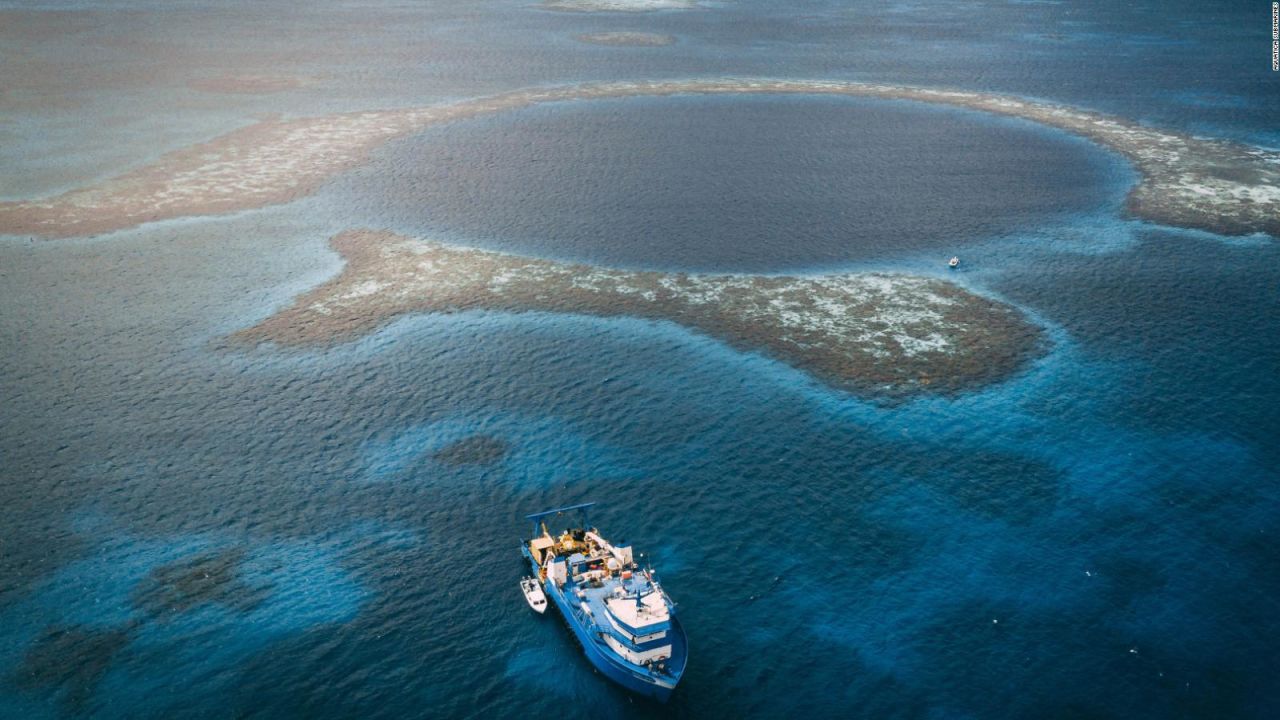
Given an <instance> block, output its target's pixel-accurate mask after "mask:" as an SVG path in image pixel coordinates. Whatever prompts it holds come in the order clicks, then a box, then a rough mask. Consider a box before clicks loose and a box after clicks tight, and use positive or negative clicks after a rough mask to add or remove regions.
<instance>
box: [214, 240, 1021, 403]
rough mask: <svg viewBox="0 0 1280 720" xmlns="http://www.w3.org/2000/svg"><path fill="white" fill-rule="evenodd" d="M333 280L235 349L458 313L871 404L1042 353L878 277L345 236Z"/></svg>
mask: <svg viewBox="0 0 1280 720" xmlns="http://www.w3.org/2000/svg"><path fill="white" fill-rule="evenodd" d="M332 245H333V247H334V248H335V249H336V250H337V251H338V252H339V253H341V254H342V256H343V257H344V258H345V259H346V267H345V269H344V270H343V272H342V273H341V274H340V275H339V276H338V277H336V278H334V279H333V280H331V281H329V282H327V283H325V284H323V285H321V286H319V287H317V288H315V289H314V290H312V291H310V292H308V293H305V294H304V295H302V296H300V297H298V298H297V299H296V300H295V302H294V304H293V305H292V306H291V307H289V308H287V309H285V310H282V311H280V312H278V313H276V314H275V315H273V316H271V317H269V318H267V319H266V320H263V321H262V322H260V323H258V324H257V325H254V326H253V327H250V328H247V329H245V330H241V331H239V332H237V333H235V334H234V335H233V336H232V338H231V339H232V341H233V342H235V343H241V344H250V345H252V344H258V343H264V342H270V343H275V344H277V345H281V346H307V345H313V346H314V345H326V344H331V343H335V342H341V341H343V340H350V339H353V338H355V337H358V336H360V335H363V334H365V333H369V332H371V331H373V330H375V329H377V328H378V327H380V326H382V325H384V324H385V323H387V322H388V321H389V320H391V319H392V318H394V317H397V316H399V315H403V314H407V313H414V312H437V313H451V312H459V311H465V310H495V311H503V312H527V311H542V312H559V313H572V314H579V315H591V316H599V317H613V316H629V317H639V318H646V319H652V320H665V321H670V322H674V323H678V324H680V325H683V326H685V327H688V328H690V329H693V330H696V331H700V332H703V333H706V334H707V335H710V336H712V337H714V338H717V339H719V340H721V341H724V342H726V343H728V344H730V345H731V346H734V347H737V348H740V349H745V350H753V351H761V352H764V353H766V354H768V355H770V356H772V357H774V358H775V359H778V360H781V361H783V362H787V363H789V364H792V365H794V366H796V367H799V368H802V369H804V370H807V371H809V372H811V373H812V374H814V375H815V376H817V377H819V378H820V379H822V380H823V381H825V382H828V383H830V384H831V385H833V386H835V387H839V388H843V389H847V390H854V391H863V392H868V393H871V394H876V395H899V394H905V393H909V392H912V391H916V390H920V389H929V390H932V391H935V392H948V391H956V390H960V389H963V388H968V387H971V386H974V385H977V384H982V383H987V382H991V381H994V380H998V379H1001V378H1004V377H1006V376H1008V375H1009V374H1010V373H1012V372H1013V371H1014V370H1016V369H1017V368H1018V367H1020V366H1021V364H1022V362H1023V361H1024V360H1025V359H1026V358H1027V357H1028V356H1030V355H1032V354H1035V353H1037V352H1038V351H1039V350H1040V349H1041V348H1042V347H1043V333H1042V331H1041V330H1040V329H1039V328H1038V327H1037V326H1035V325H1033V324H1032V323H1030V322H1029V321H1028V320H1027V319H1026V318H1025V317H1024V316H1023V314H1022V313H1021V312H1020V311H1018V310H1017V309H1016V308H1013V307H1011V306H1008V305H1005V304H1003V303H999V302H995V301H993V300H990V299H987V298H984V297H981V296H979V295H975V294H973V293H969V292H966V291H965V290H962V289H961V288H959V287H958V286H956V285H954V284H952V283H950V282H946V281H943V280H939V279H935V278H927V277H917V276H910V275H898V274H887V273H846V274H835V275H813V276H795V277H789V276H776V275H696V274H687V273H664V272H653V271H628V270H613V269H606V268H599V267H593V266H589V265H578V264H567V263H559V262H553V261H549V260H540V259H534V258H527V257H521V256H517V255H509V254H506V253H499V252H491V251H486V250H475V249H470V248H462V247H454V246H449V245H444V244H441V243H437V242H429V241H423V240H415V239H411V238H406V237H402V236H399V235H395V234H393V233H390V232H377V231H349V232H345V233H342V234H340V235H338V236H337V237H335V238H333V240H332Z"/></svg>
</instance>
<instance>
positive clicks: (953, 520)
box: [0, 0, 1280, 718]
mask: <svg viewBox="0 0 1280 720" xmlns="http://www.w3.org/2000/svg"><path fill="white" fill-rule="evenodd" d="M1116 5H1117V4H1111V3H1089V4H1085V5H1079V4H1073V5H1058V4H1053V3H990V4H987V3H975V4H966V5H963V6H959V5H955V6H945V5H944V6H939V5H936V4H919V5H917V4H911V3H905V4H904V3H899V4H895V5H892V6H884V5H881V4H853V5H846V4H844V3H822V2H818V3H806V4H804V6H803V7H798V6H794V5H787V4H772V3H761V2H747V1H745V0H744V1H743V2H737V3H732V4H729V3H725V4H722V5H721V4H718V5H715V6H714V7H709V8H708V9H705V10H698V11H690V12H683V13H682V12H668V13H654V14H642V15H617V14H565V13H552V12H546V11H542V10H539V9H537V8H536V7H533V6H530V5H529V4H527V3H508V2H501V3H493V4H485V5H482V6H479V5H475V4H471V3H466V4H451V3H439V4H429V5H425V6H421V7H419V6H394V7H382V6H381V5H380V4H377V3H365V4H360V5H358V6H333V7H330V6H324V7H316V8H295V7H293V6H289V5H286V6H276V5H273V4H269V3H267V4H259V3H255V4H252V5H245V6H239V5H234V4H226V5H221V6H219V7H218V8H217V9H205V8H198V7H197V8H191V7H186V6H171V5H165V6H164V8H163V10H157V9H155V8H148V7H147V6H146V4H145V3H140V2H139V3H126V4H123V5H122V6H121V7H119V8H115V9H114V10H113V11H111V12H107V11H106V10H105V9H104V7H103V6H93V7H81V6H78V5H74V4H69V5H62V4H58V5H57V6H50V7H48V8H45V9H44V10H38V11H39V12H46V11H47V12H49V14H48V15H41V16H39V17H38V18H35V19H33V18H32V17H28V16H27V15H26V14H21V13H27V11H28V10H29V7H24V9H23V10H22V11H21V12H20V14H19V15H11V16H10V17H8V18H7V19H8V21H9V22H7V23H0V32H3V33H7V34H5V35H4V36H3V37H4V38H5V42H6V44H7V45H8V46H9V47H16V48H19V49H20V50H21V51H22V52H21V55H20V56H19V55H14V56H6V57H0V64H2V65H3V67H4V68H6V69H8V70H9V71H10V72H9V73H8V77H9V78H10V79H11V81H10V84H9V86H8V87H6V90H5V92H4V94H2V95H0V103H3V104H4V107H5V110H6V115H7V116H9V117H12V118H13V121H12V122H11V123H8V124H7V125H6V126H5V127H4V128H2V129H0V133H2V134H3V138H4V141H3V142H0V157H2V158H3V165H2V166H0V167H2V168H3V170H2V172H0V182H3V183H4V185H3V186H2V187H0V195H3V196H6V197H31V196H39V195H43V194H47V193H50V192H56V191H59V190H61V189H64V188H65V187H70V186H75V185H79V184H82V183H84V182H88V181H90V180H92V179H94V178H98V177H102V176H104V175H110V174H112V173H113V172H115V171H116V170H118V169H119V168H121V167H124V166H128V165H132V164H136V163H140V162H143V161H146V160H148V159H150V158H153V157H155V156H156V155H157V154H159V153H161V152H163V151H164V150H165V149H168V148H171V147H181V146H183V145H186V144H188V143H191V142H196V141H199V140H203V139H207V138H209V137H212V136H214V135H217V134H219V133H222V132H226V131H229V130H231V129H234V128H235V127H239V126H241V125H244V124H246V123H248V122H252V120H253V119H254V118H255V117H260V116H263V115H269V114H271V113H287V114H290V115H311V114H318V113H323V112H333V111H342V110H360V109H368V108H387V107H403V106H416V105H421V104H426V103H430V102H434V101H443V100H448V99H452V98H459V97H470V96H475V95H481V94H486V93H491V92H499V91H502V90H506V89H512V88H519V87H526V86H531V85H540V84H564V83H571V82H579V81H586V80H597V79H643V78H655V77H692V76H710V75H776V76H787V77H800V78H833V79H842V80H870V81H890V82H907V83H914V84H920V85H938V86H948V87H959V88H964V89H975V90H993V91H999V92H1006V93H1013V94H1024V95H1029V96H1036V97H1041V98H1047V99H1052V100H1056V101H1061V102H1068V103H1074V104H1077V105H1083V106H1087V107H1092V108H1097V109H1101V110H1105V111H1108V112H1114V113H1120V114H1123V115H1126V116H1129V117H1133V118H1135V119H1138V120H1140V121H1144V122H1149V123H1152V124H1157V125H1162V126H1168V127H1172V128H1175V129H1181V130H1186V131H1192V132H1199V133H1204V134H1209V135H1219V136H1224V137H1232V138H1237V139H1244V140H1249V141H1252V142H1259V143H1261V142H1266V141H1267V138H1268V137H1273V133H1274V118H1275V117H1277V116H1280V115H1277V113H1276V111H1277V110H1280V107H1277V102H1278V98H1280V93H1276V92H1275V89H1276V85H1275V77H1274V76H1272V75H1270V74H1268V71H1267V69H1266V67H1265V57H1264V56H1265V53H1264V52H1263V50H1265V44H1264V43H1265V42H1266V37H1265V35H1266V33H1267V32H1269V28H1267V27H1264V25H1265V23H1264V22H1262V20H1264V19H1265V18H1262V16H1259V15H1258V13H1257V11H1256V9H1253V10H1249V11H1248V12H1245V9H1240V10H1239V11H1238V12H1237V11H1236V10H1234V9H1228V8H1225V7H1218V6H1217V5H1216V4H1188V5H1186V6H1180V5H1177V4H1168V3H1162V4H1158V5H1157V4H1151V5H1149V6H1145V7H1144V6H1141V5H1134V6H1129V5H1125V6H1124V7H1117V6H1116ZM1263 15H1265V13H1263ZM1255 16H1256V17H1255ZM37 21H38V22H37ZM13 28H20V29H19V30H14V29H13ZM614 30H643V31H649V32H660V33H668V34H672V35H675V36H676V37H677V38H678V42H677V43H675V44H674V45H670V46H666V47H659V48H617V47H607V46H598V45H586V44H582V43H578V42H577V41H575V40H573V39H572V36H573V35H575V34H578V33H584V32H602V31H614ZM6 55H7V54H6ZM13 57H20V60H14V59H12V58H13ZM236 72H248V73H261V74H286V75H293V76H298V77H300V78H303V79H304V80H303V82H302V84H301V85H299V86H298V87H297V88H295V89H293V90H288V91H284V92H280V93H273V94H263V95H213V94H209V93H202V92H200V91H197V90H193V89H191V88H190V87H188V86H187V84H186V83H187V81H188V80H190V79H192V78H197V77H207V76H210V75H218V74H222V73H236ZM1223 98H1226V99H1223ZM1134 178H1135V176H1134V174H1133V172H1132V170H1131V169H1130V168H1128V167H1127V166H1126V165H1124V164H1123V163H1122V162H1120V161H1119V160H1118V159H1117V158H1115V157H1114V156H1112V155H1110V154H1107V153H1105V152H1104V151H1102V150H1100V149H1098V148H1096V147H1094V146H1092V145H1090V144H1088V143H1086V142H1084V141H1082V140H1079V139H1076V138H1071V137H1068V136H1065V135H1062V134H1060V133H1056V132H1052V131H1047V130H1044V129H1041V128H1037V127H1035V126H1032V125H1030V124H1027V123H1023V122H1019V121H1010V120H1000V119H993V118H988V117H985V116H982V115H978V114H975V113H971V112H962V111H955V110H939V109H931V108H926V107H922V106H918V105H913V104H906V103H893V102H870V101H848V100H844V101H841V100H832V99H818V98H810V97H787V98H775V97H752V98H732V97H717V98H691V97H674V98H663V99H647V100H625V101H601V102H596V103H566V104H557V105H553V106H542V107H537V108H532V109H528V110H523V111H519V112H515V113H511V114H507V115H503V116H495V117H490V118H483V119H474V120H469V121H466V122H461V123H456V124H453V125H448V126H440V127H436V128H433V129H431V130H430V131H428V132H425V133H422V134H419V135H416V136H413V137H409V138H405V139H403V140H401V141H398V142H396V143H393V144H391V145H388V146H386V147H385V148H383V149H382V150H379V151H378V152H376V153H375V154H374V156H373V157H372V158H371V162H370V163H369V164H368V165H367V166H365V167H362V168H360V169H358V170H356V171H353V172H351V173H348V174H346V175H343V176H340V177H338V178H335V179H334V180H332V181H331V182H329V183H328V184H326V186H325V187H323V188H322V189H321V190H320V192H319V193H318V194H317V195H315V196H314V197H311V198H308V199H303V200H299V201H297V202H294V203H291V204H288V205H283V206H278V207H273V208H267V209H263V210H259V211H252V212H244V213H239V214H235V215H230V216H225V217H217V218H203V219H192V220H181V221H173V222H163V223H156V224H152V225H146V226H143V227H141V228H137V229H134V230H126V231H121V232H118V233H113V234H110V235H105V236H102V237H98V238H92V239H73V240H69V241H59V242H49V243H32V242H29V241H27V240H26V239H23V238H0V717H3V718H9V717H13V718H57V717H95V718H139V717H154V718H162V717H163V718H168V717H194V718H224V717H242V716H243V717H299V718H302V717H306V718H328V717H333V718H339V717H389V718H390V717H394V718H402V717H529V716H545V717H584V718H585V717H591V718H600V717H650V716H653V717H657V716H668V715H669V716H675V717H696V718H709V717H724V718H739V717H779V716H796V717H799V716H803V715H808V716H812V717H859V716H863V717H872V718H882V717H903V718H916V717H1009V718H1025V717H1204V718H1221V717H1233V718H1234V717H1256V718H1267V717H1271V716H1272V715H1274V711H1275V708H1276V707H1280V683H1278V682H1277V681H1276V679H1275V678H1276V673H1275V657H1276V651H1277V641H1276V638H1277V637H1280V627H1278V624H1280V623H1277V620H1276V615H1275V612H1274V605H1275V602H1274V599H1275V597H1276V596H1277V593H1278V592H1280V576H1277V574H1276V570H1275V568H1277V567H1280V552H1278V551H1277V547H1280V545H1278V544H1277V543H1276V534H1277V532H1278V531H1280V527H1278V523H1277V518H1280V491H1278V490H1277V478H1278V477H1280V452H1278V450H1277V447H1280V446H1277V443H1276V441H1275V438H1276V437H1280V414H1278V413H1277V412H1276V407H1277V403H1278V402H1280V374H1277V372H1276V369H1277V368H1280V333H1277V332H1276V330H1277V329H1278V328H1280V307H1278V306H1277V288H1280V245H1277V244H1276V241H1275V240H1274V239H1270V238H1223V237H1218V236H1214V235H1209V234H1206V233H1197V232H1186V231H1179V230H1174V229H1170V228H1164V227H1158V226H1152V225H1148V224H1145V223H1142V222H1138V221H1135V220H1132V219H1129V218H1126V217H1125V216H1124V215H1123V198H1124V194H1125V192H1126V188H1127V187H1128V186H1129V185H1130V184H1131V183H1132V182H1133V181H1134ZM350 227H380V228H388V229H392V230H396V231H398V232H402V233H406V234H411V235H424V236H430V237H440V238H443V239H446V240H450V241H454V242H462V243H466V244H470V245H475V246H484V247H492V248H499V249H505V250H510V251H515V252H522V253H527V254H535V255H540V256H546V257H555V258H562V259H572V260H583V261H589V262H595V263H599V264H605V265H615V266H627V267H663V268H679V269H688V268H695V269H702V270H733V271H761V270H763V271H775V270H781V269H787V270H789V271H800V270H805V269H830V268H860V267H869V268H875V269H887V270H897V271H904V272H914V273H923V274H934V275H944V276H947V277H950V278H952V279H954V280H955V281H957V282H959V283H961V284H963V285H965V286H966V287H968V288H970V289H972V290H974V291H976V292H980V293H984V294H988V295H992V296H995V297H997V298H1000V299H1002V300H1004V301H1007V302H1011V303H1014V304H1016V305H1017V306H1019V307H1021V308H1023V309H1024V310H1025V311H1026V312H1027V313H1029V315H1030V316H1031V317H1032V318H1034V319H1035V321H1036V322H1039V323H1041V324H1043V325H1044V326H1045V327H1046V328H1047V329H1048V333H1049V335H1050V337H1051V338H1052V347H1051V349H1050V350H1049V352H1048V353H1047V354H1046V355H1045V356H1044V357H1042V358H1040V359H1039V360H1037V361H1035V362H1034V363H1032V364H1031V365H1029V366H1028V367H1026V368H1025V370H1024V371H1023V372H1022V373H1020V374H1018V375H1017V376H1015V377H1012V378H1010V379H1008V380H1007V381H1005V382H1003V383H1000V384H998V385H995V386H991V387H987V388H984V389H980V390H976V391H972V392H969V393H965V394H962V395H959V396H956V397H947V398H937V397H921V398H918V399H916V400H912V401H908V402H901V403H895V404H891V405H886V404H882V403H877V402H873V401H871V400H868V399H866V398H859V397H854V396H850V395H846V394H842V393H839V392H835V391H832V390H830V389H829V388H826V387H824V386H823V385H821V384H820V383H818V382H816V381H815V380H813V379H812V378H810V377H809V376H807V375H805V374H804V373H802V372H800V371H798V370H795V369H793V368H790V367H788V366H786V365H784V364H781V363H777V362H774V361H772V360H769V359H767V358H765V357H763V356H761V355H758V354H753V353H748V352H740V351H737V350H734V349H731V348H729V347H726V346H725V345H723V344H721V343H718V342H716V341H714V340H712V339H709V338H707V337H704V336H700V335H698V334H695V333H692V332H689V331H686V330H683V329H681V328H680V327H679V326H677V325H674V324H667V323H655V322H649V321H641V320H631V319H607V320H606V319H590V318H582V317H574V316H562V315H551V314H527V315H506V314H494V313H466V314H458V315H450V316H430V315H427V316H422V315H419V316H411V317H407V318H404V319H401V320H399V321H397V322H395V323H393V324H392V325H390V326H388V327H387V328H385V329H383V330H381V331H379V332H377V333H376V334H374V335H371V336H368V337H365V338H361V339H358V340H356V341H353V342H350V343H347V344H344V345H340V346H336V347H333V348H329V349H322V350H308V351H300V352H290V353H284V352H277V351H273V350H270V349H265V348H264V349H261V350H257V351H252V352H242V351H230V350H226V349H224V348H223V347H222V346H221V345H220V343H219V340H220V339H221V338H222V337H224V336H225V335H226V334H228V333H230V332H233V331H235V330H237V329H240V328H243V327H246V326H248V325H250V324H252V323H254V322H256V321H258V320H260V319H262V318H263V317H266V316H267V315H269V314H270V313H272V312H273V311H275V310H277V309H279V308H281V307H283V306H285V305H287V304H288V303H289V302H290V300H291V298H293V297H294V296H295V295H297V294H298V293H300V292H302V291H304V290H306V289H308V288H310V287H313V286H315V285H316V284H317V283H319V282H322V281H324V280H325V279H326V278H329V277H331V276H332V275H333V274H334V273H336V272H337V271H338V270H339V269H340V261H339V260H338V259H337V258H336V257H335V256H334V254H333V253H332V252H331V251H329V250H328V249H327V239H328V238H329V237H330V236H332V235H333V234H335V233H337V232H340V231H342V230H344V229H348V228H350ZM954 253H959V254H961V255H962V258H963V261H964V262H963V264H962V266H961V269H960V270H959V271H957V272H954V273H948V272H947V271H946V270H945V269H944V268H942V267H940V266H941V263H942V262H944V261H945V259H946V257H948V256H950V255H951V254H954ZM581 500H595V501H597V502H598V503H600V505H599V508H598V512H596V513H595V514H594V516H593V520H594V521H595V522H596V523H597V524H598V525H599V526H600V528H601V529H602V530H604V531H605V532H606V534H607V535H610V536H618V537H624V538H626V539H628V540H629V541H631V542H633V543H635V545H636V547H637V548H638V549H640V550H644V551H647V552H648V553H649V554H650V556H651V557H652V559H653V563H654V565H655V566H656V568H657V570H658V574H659V576H660V578H661V579H662V580H663V581H664V584H665V585H666V587H667V589H668V590H669V591H670V593H671V595H672V596H674V597H675V599H676V600H677V601H679V603H680V612H681V613H682V617H683V618H684V623H685V626H686V629H687V631H688V634H689V639H690V646H691V653H692V655H691V659H690V661H689V666H688V671H687V673H686V675H685V678H684V680H683V682H682V683H681V685H680V687H679V689H678V691H677V692H676V693H675V695H674V696H673V698H672V700H671V703H670V704H669V705H667V706H664V707H658V706H653V705H650V704H648V703H646V702H642V701H639V700H636V699H633V698H631V697H629V696H628V695H626V694H625V693H623V692H622V691H620V690H618V689H616V688H614V687H613V686H611V685H609V684H608V683H606V682H605V681H604V680H603V679H602V678H601V677H600V676H598V675H596V674H594V673H593V672H592V670H591V668H590V666H589V665H588V664H587V663H586V662H585V661H584V660H583V659H582V657H581V656H580V653H579V652H578V650H577V649H576V646H574V645H573V642H572V639H571V637H570V636H569V634H568V633H567V632H565V630H564V628H563V627H561V626H560V625H559V623H558V621H557V620H556V619H555V618H554V617H545V618H539V617H534V616H532V614H531V613H529V612H528V609H527V607H526V606H525V605H524V602H523V600H522V598H521V597H520V595H519V592H518V587H517V581H518V579H519V577H520V576H521V574H522V571H523V570H524V568H523V566H522V563H521V561H520V556H519V551H518V545H517V542H518V539H519V537H520V535H521V533H524V532H526V531H527V528H526V524H525V522H524V521H523V520H522V518H523V516H524V514H525V513H528V512H533V511H536V510H539V509H542V508H544V507H548V506H553V505H559V504H566V503H569V502H576V501H581Z"/></svg>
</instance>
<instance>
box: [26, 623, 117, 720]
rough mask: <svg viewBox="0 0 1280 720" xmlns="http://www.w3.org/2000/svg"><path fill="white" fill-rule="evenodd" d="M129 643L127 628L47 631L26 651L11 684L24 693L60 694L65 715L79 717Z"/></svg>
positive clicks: (74, 628) (52, 628) (49, 629)
mask: <svg viewBox="0 0 1280 720" xmlns="http://www.w3.org/2000/svg"><path fill="white" fill-rule="evenodd" d="M128 642H129V628H111V629H97V628H91V627H87V626H82V625H75V626H65V627H49V628H46V629H45V631H44V633H43V634H42V635H41V636H40V637H39V638H38V639H36V641H35V642H34V643H33V644H32V645H31V647H30V648H29V649H28V650H27V653H26V656H25V657H24V658H23V661H22V664H21V665H20V666H19V667H18V670H17V672H16V674H15V677H14V681H15V683H16V684H17V685H18V687H20V688H23V689H25V690H54V691H62V692H64V693H65V694H64V695H63V696H62V702H63V703H64V704H65V706H66V709H67V711H68V712H70V713H72V714H78V713H79V712H80V711H81V710H82V709H83V708H84V705H85V703H87V702H88V700H89V698H90V697H91V696H92V695H93V692H94V690H95V689H96V688H97V686H98V683H99V681H100V680H101V679H102V676H103V675H105V674H106V672H107V669H108V668H109V667H110V665H111V660H112V658H114V657H115V656H116V654H117V653H118V652H120V650H121V648H123V647H124V646H125V645H126V644H128Z"/></svg>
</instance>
